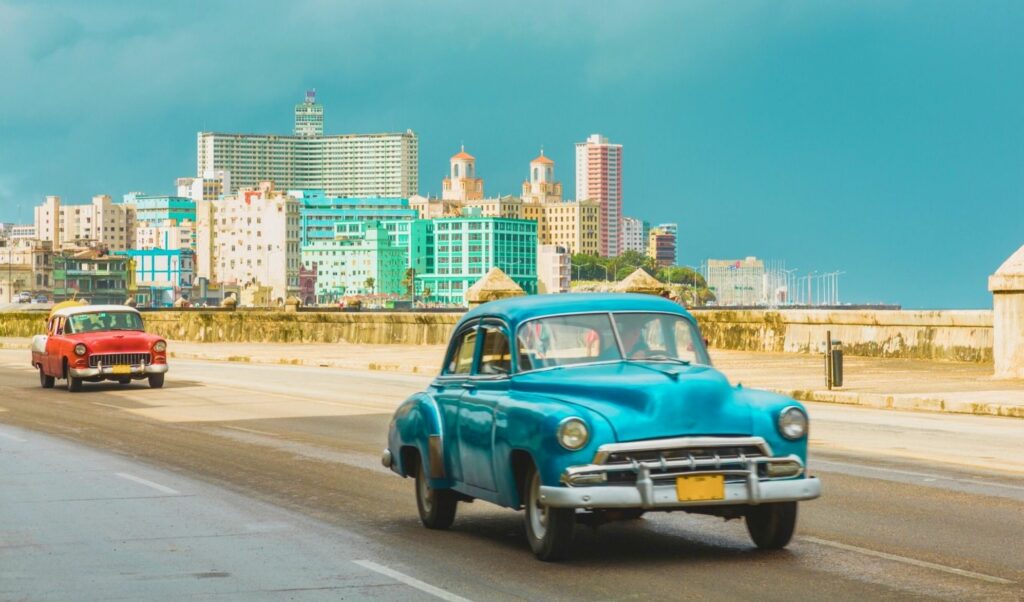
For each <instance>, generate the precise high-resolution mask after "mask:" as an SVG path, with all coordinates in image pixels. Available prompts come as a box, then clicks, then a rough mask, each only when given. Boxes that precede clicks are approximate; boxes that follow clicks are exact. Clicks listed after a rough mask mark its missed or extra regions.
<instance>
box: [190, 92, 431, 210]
mask: <svg viewBox="0 0 1024 602" xmlns="http://www.w3.org/2000/svg"><path fill="white" fill-rule="evenodd" d="M323 115H324V113H323V107H322V106H321V105H319V104H316V99H315V97H311V96H308V95H307V97H306V101H305V102H303V103H300V104H298V105H296V107H295V128H294V134H293V135H291V136H284V135H275V134H225V133H218V132H199V134H198V136H197V145H196V146H197V149H196V161H197V165H196V174H198V175H199V176H200V177H205V176H203V174H208V173H216V172H218V171H224V172H227V173H229V174H230V178H229V182H228V186H225V192H224V194H230V193H234V192H237V191H238V190H242V189H251V188H254V187H256V186H257V185H258V184H259V183H260V182H265V181H270V182H273V183H274V186H275V187H276V188H277V189H280V190H291V189H320V190H324V191H325V192H326V193H327V194H329V195H332V196H355V197H371V196H380V197H403V198H408V197H410V196H411V195H414V194H416V192H417V189H418V186H419V139H418V138H417V137H416V134H415V133H413V131H412V130H406V131H405V132H397V133H379V134H341V135H327V136H325V135H323ZM193 198H195V197H194V196H193ZM204 198H205V197H204Z"/></svg>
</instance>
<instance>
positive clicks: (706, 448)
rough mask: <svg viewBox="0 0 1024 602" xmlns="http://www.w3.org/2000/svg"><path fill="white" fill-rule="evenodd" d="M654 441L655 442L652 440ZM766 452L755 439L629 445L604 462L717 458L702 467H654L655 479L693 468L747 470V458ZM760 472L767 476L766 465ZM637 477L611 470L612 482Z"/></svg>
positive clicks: (734, 478) (735, 477)
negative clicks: (661, 444) (691, 443)
mask: <svg viewBox="0 0 1024 602" xmlns="http://www.w3.org/2000/svg"><path fill="white" fill-rule="evenodd" d="M652 443H654V442H652ZM764 456H765V449H764V448H763V447H762V446H760V445H757V444H754V443H746V442H744V443H742V444H737V443H731V442H725V441H723V443H722V444H721V445H714V444H712V445H708V444H701V445H694V446H689V445H686V446H678V447H677V446H671V447H665V448H654V449H629V450H621V451H619V450H615V451H611V452H609V453H608V454H607V455H606V456H605V457H604V461H603V462H602V464H604V465H606V466H622V465H632V464H634V463H635V462H646V463H648V465H650V464H657V463H663V462H668V461H675V462H678V461H683V462H686V461H696V460H704V461H708V460H710V461H713V464H712V465H710V466H709V465H707V464H706V463H704V462H702V463H701V464H702V465H701V466H698V467H686V466H683V467H680V466H673V467H670V468H666V469H663V468H652V469H651V472H650V474H651V478H652V479H655V480H657V479H659V478H660V479H667V478H672V477H676V476H680V475H685V474H687V473H691V472H708V471H719V470H721V471H723V472H726V471H746V470H748V466H749V465H748V464H747V463H746V460H749V459H752V458H761V457H764ZM757 471H758V475H759V476H764V473H765V467H764V466H759V467H758V469H757ZM744 478H745V477H744V476H743V475H741V474H728V472H726V474H725V480H726V482H734V481H735V482H738V481H743V480H744ZM636 479H637V473H636V472H634V471H613V472H609V473H608V482H609V483H614V484H627V483H635V482H636Z"/></svg>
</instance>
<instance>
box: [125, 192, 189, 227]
mask: <svg viewBox="0 0 1024 602" xmlns="http://www.w3.org/2000/svg"><path fill="white" fill-rule="evenodd" d="M122 203H124V204H126V205H135V220H136V222H138V223H139V224H140V225H146V226H154V225H160V224H165V223H167V221H168V220H172V221H173V222H174V223H176V224H181V223H183V222H185V221H186V220H188V221H190V222H192V223H195V221H196V202H195V201H193V200H192V199H190V198H188V197H183V196H172V195H166V194H141V193H138V192H129V193H128V194H126V195H124V197H123V198H122Z"/></svg>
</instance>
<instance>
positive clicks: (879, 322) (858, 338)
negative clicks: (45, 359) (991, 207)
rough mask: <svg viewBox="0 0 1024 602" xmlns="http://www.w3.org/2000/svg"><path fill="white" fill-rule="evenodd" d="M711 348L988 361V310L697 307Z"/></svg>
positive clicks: (412, 324)
mask: <svg viewBox="0 0 1024 602" xmlns="http://www.w3.org/2000/svg"><path fill="white" fill-rule="evenodd" d="M694 314H695V315H696V316H697V320H698V321H699V322H700V325H701V329H702V330H703V332H704V336H705V337H707V338H708V340H709V342H710V344H711V346H712V347H713V348H717V349H732V350H741V351H769V352H788V353H821V352H822V351H823V350H824V342H825V332H826V331H828V330H831V331H832V337H833V338H834V339H839V340H841V341H842V342H843V346H844V349H845V351H846V353H847V354H849V355H857V356H865V357H892V358H912V359H939V360H950V361H960V362H991V361H992V341H993V332H992V312H991V311H959V310H953V311H855V310H850V311H829V310H782V311H767V310H739V311H730V310H697V311H695V312H694ZM144 317H145V321H146V327H147V329H148V330H150V331H152V332H155V333H158V334H160V335H162V336H164V337H167V338H168V339H172V340H177V341H191V342H198V343H213V342H253V343H261V342H268V343H269V342H273V343H342V342H347V343H354V344H403V345H437V344H443V343H446V342H447V341H448V336H449V334H450V332H451V329H452V327H453V326H454V325H455V323H456V322H457V321H458V319H459V317H460V315H459V314H448V313H406V312H398V313H377V312H365V313H362V312H352V313H318V312H298V313H285V312H281V311H253V310H246V311H236V312H223V311H205V312H204V311H185V312H178V311H161V312H146V313H145V314H144ZM44 321H45V315H44V314H37V313H36V314H33V313H27V312H26V313H2V314H0V336H8V337H25V336H31V335H33V334H37V333H40V332H42V331H43V328H44Z"/></svg>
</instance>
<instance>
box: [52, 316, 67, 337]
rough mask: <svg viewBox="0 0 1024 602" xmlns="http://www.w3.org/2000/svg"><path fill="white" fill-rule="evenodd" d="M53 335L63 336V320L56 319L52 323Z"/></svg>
mask: <svg viewBox="0 0 1024 602" xmlns="http://www.w3.org/2000/svg"><path fill="white" fill-rule="evenodd" d="M53 334H64V318H57V319H55V320H54V321H53Z"/></svg>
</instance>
